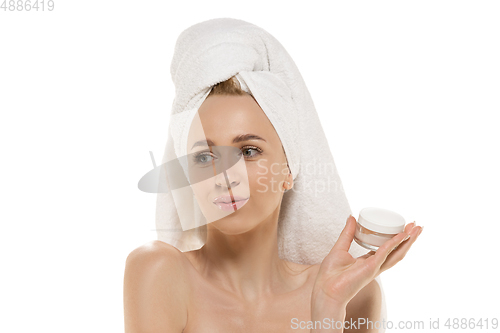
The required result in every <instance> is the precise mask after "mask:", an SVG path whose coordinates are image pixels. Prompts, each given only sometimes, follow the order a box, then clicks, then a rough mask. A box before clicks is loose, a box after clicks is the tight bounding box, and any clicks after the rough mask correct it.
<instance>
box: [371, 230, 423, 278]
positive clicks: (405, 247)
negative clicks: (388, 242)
mask: <svg viewBox="0 0 500 333" xmlns="http://www.w3.org/2000/svg"><path fill="white" fill-rule="evenodd" d="M421 232H422V227H420V226H417V227H415V228H413V230H411V233H410V238H408V239H407V240H406V241H404V242H403V243H401V244H400V245H399V246H398V247H397V249H395V250H394V251H392V252H391V253H389V255H388V256H387V258H386V260H385V261H384V263H383V264H382V266H381V267H380V270H381V271H386V270H388V269H389V268H391V267H392V266H394V265H396V264H397V263H398V262H400V261H401V260H403V258H404V257H405V256H406V254H407V253H408V251H409V250H410V248H411V246H412V245H413V243H415V242H416V241H417V239H418V237H419V236H420V233H421Z"/></svg>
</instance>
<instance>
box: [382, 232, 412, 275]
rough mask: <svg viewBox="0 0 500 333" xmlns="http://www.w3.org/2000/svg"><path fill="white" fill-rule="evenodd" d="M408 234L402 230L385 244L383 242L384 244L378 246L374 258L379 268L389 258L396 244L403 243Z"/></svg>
mask: <svg viewBox="0 0 500 333" xmlns="http://www.w3.org/2000/svg"><path fill="white" fill-rule="evenodd" d="M406 236H408V235H407V234H406V233H404V232H401V233H399V234H397V235H396V236H394V237H392V238H391V239H389V240H388V241H386V242H385V243H384V244H382V246H380V247H379V248H378V250H377V252H375V255H374V256H373V258H374V260H375V262H376V264H377V266H378V267H379V269H380V267H381V266H382V264H383V263H384V262H385V260H386V259H387V256H389V253H391V251H392V250H394V248H395V247H396V246H398V245H399V244H401V243H402V242H403V241H404V239H405V238H406Z"/></svg>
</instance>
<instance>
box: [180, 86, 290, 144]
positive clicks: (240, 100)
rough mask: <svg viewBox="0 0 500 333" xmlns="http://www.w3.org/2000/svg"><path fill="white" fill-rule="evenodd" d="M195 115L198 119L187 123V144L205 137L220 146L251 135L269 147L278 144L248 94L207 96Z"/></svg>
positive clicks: (269, 123) (267, 121) (275, 134)
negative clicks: (261, 139) (238, 137)
mask: <svg viewBox="0 0 500 333" xmlns="http://www.w3.org/2000/svg"><path fill="white" fill-rule="evenodd" d="M198 116H199V120H198V121H197V122H195V121H193V123H192V124H191V127H190V130H189V136H188V143H190V142H195V141H197V140H201V139H206V138H209V139H211V140H212V141H214V143H215V144H216V145H222V144H227V143H228V142H229V141H230V140H232V139H233V138H234V137H235V136H237V135H241V134H247V133H253V134H257V135H259V136H261V137H263V138H264V139H265V140H266V141H267V142H268V143H270V144H279V145H281V141H280V139H279V137H278V134H277V133H276V131H275V129H274V127H273V125H272V124H271V122H270V121H269V119H268V118H267V116H266V114H265V113H264V111H263V110H262V109H261V108H260V106H259V104H257V102H255V100H254V99H253V98H252V97H251V96H250V95H244V96H231V95H213V96H210V97H209V98H207V99H206V100H205V101H204V102H203V104H202V105H201V106H200V108H199V110H198ZM200 126H202V127H200ZM204 135H205V136H206V138H205V137H204ZM218 141H221V142H218ZM223 142H224V143H223Z"/></svg>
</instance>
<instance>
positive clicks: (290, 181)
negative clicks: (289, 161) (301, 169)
mask: <svg viewBox="0 0 500 333" xmlns="http://www.w3.org/2000/svg"><path fill="white" fill-rule="evenodd" d="M292 187H293V176H292V172H291V171H290V167H288V175H287V176H286V178H285V181H284V183H283V188H284V189H285V192H286V191H289V190H291V189H292Z"/></svg>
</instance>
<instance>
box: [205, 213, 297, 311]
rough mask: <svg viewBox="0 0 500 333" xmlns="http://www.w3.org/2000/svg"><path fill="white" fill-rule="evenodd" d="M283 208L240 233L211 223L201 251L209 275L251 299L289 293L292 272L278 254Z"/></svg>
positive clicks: (230, 289) (244, 297)
mask: <svg viewBox="0 0 500 333" xmlns="http://www.w3.org/2000/svg"><path fill="white" fill-rule="evenodd" d="M279 208H280V207H278V208H277V209H276V210H275V211H274V212H273V213H272V214H271V215H270V216H269V217H268V218H266V220H264V221H262V222H261V223H259V224H258V225H257V226H256V227H255V228H253V229H251V230H249V231H247V232H245V233H242V234H238V235H227V234H224V233H222V232H221V231H219V230H218V229H216V228H215V227H213V226H211V225H208V234H207V241H206V243H205V245H204V246H203V247H202V248H201V249H200V251H199V256H200V261H201V262H202V263H203V264H202V265H203V266H202V267H203V268H202V272H203V274H204V275H205V277H206V278H208V279H210V280H213V281H215V282H216V283H217V284H219V285H221V286H222V287H223V288H224V289H226V290H229V291H231V292H232V293H234V294H236V295H237V296H238V297H241V298H243V299H245V300H247V301H254V300H258V299H261V298H263V297H266V296H270V295H274V294H278V293H282V292H285V291H284V290H283V289H284V288H286V287H287V277H289V276H290V274H289V273H290V272H289V270H288V268H287V266H286V265H285V261H284V260H282V259H280V258H279V255H278V237H277V234H278V216H279ZM288 284H289V283H288Z"/></svg>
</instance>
